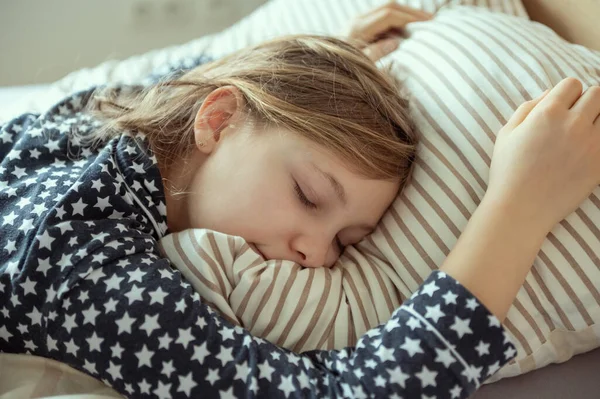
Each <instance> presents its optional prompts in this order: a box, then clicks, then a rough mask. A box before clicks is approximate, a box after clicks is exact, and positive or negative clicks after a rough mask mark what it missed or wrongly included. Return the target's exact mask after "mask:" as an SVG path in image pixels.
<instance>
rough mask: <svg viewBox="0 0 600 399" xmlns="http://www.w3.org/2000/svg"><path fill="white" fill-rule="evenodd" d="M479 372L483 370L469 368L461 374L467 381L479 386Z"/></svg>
mask: <svg viewBox="0 0 600 399" xmlns="http://www.w3.org/2000/svg"><path fill="white" fill-rule="evenodd" d="M481 370H483V367H475V366H469V367H467V368H466V369H465V370H463V371H462V373H461V374H462V375H464V376H465V377H466V378H467V379H468V380H469V381H472V382H475V383H476V384H477V385H479V378H480V377H481Z"/></svg>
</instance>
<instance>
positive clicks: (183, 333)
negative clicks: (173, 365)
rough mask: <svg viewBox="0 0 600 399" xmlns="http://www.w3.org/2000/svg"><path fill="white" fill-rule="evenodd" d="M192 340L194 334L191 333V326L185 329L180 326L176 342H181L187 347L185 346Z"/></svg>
mask: <svg viewBox="0 0 600 399" xmlns="http://www.w3.org/2000/svg"><path fill="white" fill-rule="evenodd" d="M193 340H194V336H193V335H192V328H191V327H190V328H187V329H185V330H184V329H183V328H180V329H179V337H177V339H176V340H175V343H176V344H181V345H183V347H184V348H186V349H187V347H188V346H189V344H190V342H192V341H193Z"/></svg>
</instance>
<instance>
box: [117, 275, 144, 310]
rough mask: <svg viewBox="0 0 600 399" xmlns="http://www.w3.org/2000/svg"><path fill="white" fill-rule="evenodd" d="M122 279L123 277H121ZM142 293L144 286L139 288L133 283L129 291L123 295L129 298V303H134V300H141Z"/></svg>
mask: <svg viewBox="0 0 600 399" xmlns="http://www.w3.org/2000/svg"><path fill="white" fill-rule="evenodd" d="M121 279H123V278H121ZM143 293H144V288H140V287H138V286H137V285H135V284H134V285H133V286H132V287H131V291H129V292H128V293H126V294H125V296H126V297H127V298H128V299H129V305H131V304H132V303H134V302H135V301H143V298H142V294H143Z"/></svg>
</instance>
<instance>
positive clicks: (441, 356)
mask: <svg viewBox="0 0 600 399" xmlns="http://www.w3.org/2000/svg"><path fill="white" fill-rule="evenodd" d="M435 353H436V355H437V356H436V357H435V361H436V362H438V363H442V364H443V365H444V367H445V368H448V367H450V365H451V364H452V363H454V362H455V361H456V360H454V357H453V356H452V354H451V352H450V349H437V348H436V350H435Z"/></svg>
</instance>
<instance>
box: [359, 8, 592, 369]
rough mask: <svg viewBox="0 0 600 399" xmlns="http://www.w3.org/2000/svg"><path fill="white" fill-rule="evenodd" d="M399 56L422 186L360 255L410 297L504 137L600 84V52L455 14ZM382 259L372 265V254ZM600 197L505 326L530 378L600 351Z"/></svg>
mask: <svg viewBox="0 0 600 399" xmlns="http://www.w3.org/2000/svg"><path fill="white" fill-rule="evenodd" d="M409 31H410V34H411V37H410V39H409V40H406V41H405V42H404V43H403V44H402V45H401V47H400V49H399V50H398V51H397V52H396V53H394V54H393V56H392V57H391V58H392V59H393V60H394V61H395V63H396V64H397V71H398V73H399V74H401V76H402V77H403V87H404V89H405V90H406V91H407V93H408V94H409V95H410V97H411V99H412V104H411V108H412V114H413V117H414V119H415V121H416V123H417V126H418V127H419V129H420V131H421V132H422V134H423V136H424V138H423V142H422V145H421V148H420V156H419V157H418V160H417V167H416V170H415V174H414V181H413V183H412V184H411V185H410V186H409V187H407V190H405V192H404V193H403V194H402V196H401V197H399V198H398V199H397V200H396V202H395V203H394V204H393V206H392V207H391V209H390V210H389V212H388V213H387V214H386V216H385V217H384V220H383V221H382V223H381V224H380V226H379V228H378V229H377V231H376V232H375V234H373V235H372V236H371V237H370V238H369V239H368V240H366V241H365V242H363V243H361V244H360V245H358V251H359V252H361V253H364V254H365V257H362V258H359V259H357V261H358V262H357V263H358V264H364V263H363V262H370V263H374V264H375V265H376V266H377V267H376V268H377V269H378V270H380V271H384V273H386V274H387V275H388V276H393V277H392V279H393V281H394V286H395V288H396V289H397V290H398V292H399V293H400V295H401V296H402V298H403V299H404V298H406V297H408V296H409V295H410V294H411V293H412V292H413V291H415V290H416V289H417V287H418V286H419V285H420V284H421V283H422V282H423V280H424V279H425V278H426V277H427V276H428V275H429V273H430V272H431V271H432V270H434V269H436V268H437V267H438V266H440V265H441V264H442V262H443V260H444V259H445V258H446V256H447V255H448V253H449V252H450V250H451V248H452V247H453V246H454V244H455V243H456V241H457V239H458V237H459V235H460V233H461V231H462V229H463V228H464V227H465V225H466V224H467V221H468V220H469V218H470V217H471V215H472V213H473V211H474V210H475V208H476V207H477V205H478V204H479V202H480V200H481V198H482V196H483V194H484V192H485V190H486V188H487V177H488V173H489V166H490V160H491V155H492V150H493V143H494V139H495V134H496V132H497V131H498V130H499V129H500V128H501V126H503V125H504V124H505V123H506V121H507V120H508V118H509V117H510V116H511V114H512V113H513V112H514V110H515V109H516V108H517V106H518V105H519V104H521V103H522V102H524V101H527V100H530V99H531V98H533V97H535V96H537V95H539V94H540V93H541V92H542V91H544V90H545V89H547V88H551V87H552V86H553V85H555V84H556V83H558V82H559V81H560V80H562V79H563V78H564V77H567V76H574V77H577V78H579V79H580V80H581V81H582V82H583V84H584V87H589V86H590V85H600V53H598V52H594V51H590V50H588V49H586V48H584V47H581V46H577V45H572V44H569V43H567V42H565V41H564V40H562V39H561V38H560V37H558V36H557V35H556V34H555V33H554V32H552V31H551V30H550V29H548V28H547V27H545V26H543V25H540V24H537V23H532V22H530V21H528V20H526V19H522V18H515V17H512V16H507V15H501V14H495V13H490V12H487V11H485V10H482V9H476V8H465V7H455V8H448V9H446V10H444V11H442V12H440V13H439V14H438V15H437V17H436V19H435V21H434V22H433V23H428V24H418V25H415V26H414V27H412V28H410V29H409ZM371 254H372V255H371ZM599 256H600V187H599V188H597V189H596V190H595V191H594V192H593V193H592V195H591V196H590V197H589V198H588V199H587V200H586V201H585V202H584V203H583V204H582V206H581V207H580V208H579V209H578V210H577V211H576V212H574V213H573V214H572V215H570V216H569V217H568V218H567V219H566V220H564V221H563V222H561V223H560V224H559V225H558V226H556V228H555V229H553V230H552V232H551V233H550V234H549V235H548V237H547V239H546V240H545V242H544V244H543V246H542V249H541V251H540V252H539V254H538V256H537V258H536V259H535V263H534V267H533V270H532V272H531V273H530V274H529V276H528V277H527V279H526V282H525V284H524V286H523V288H522V289H521V290H520V292H519V294H518V296H517V299H516V300H515V302H514V306H513V307H512V308H511V310H510V312H509V314H508V318H507V320H506V327H507V329H508V331H509V332H510V333H511V334H512V336H513V338H514V341H515V343H516V344H517V348H518V357H517V359H516V362H513V363H512V364H511V365H508V366H507V367H505V368H504V369H503V370H502V371H501V372H500V373H499V375H498V376H497V378H499V377H506V376H511V375H517V374H521V373H524V372H527V371H530V370H533V369H535V368H539V367H542V366H545V365H547V364H549V363H552V362H562V361H565V360H567V359H568V358H570V357H571V356H572V355H573V354H577V353H581V352H584V351H588V350H591V349H593V348H595V347H597V346H599V340H600V326H599V325H598V321H600V292H599V289H598V288H599V287H600V260H599Z"/></svg>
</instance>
